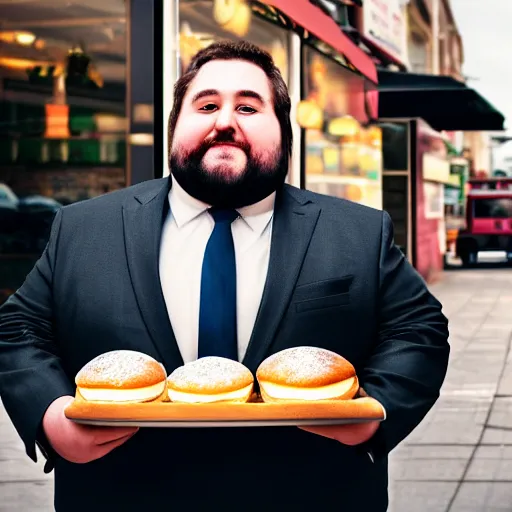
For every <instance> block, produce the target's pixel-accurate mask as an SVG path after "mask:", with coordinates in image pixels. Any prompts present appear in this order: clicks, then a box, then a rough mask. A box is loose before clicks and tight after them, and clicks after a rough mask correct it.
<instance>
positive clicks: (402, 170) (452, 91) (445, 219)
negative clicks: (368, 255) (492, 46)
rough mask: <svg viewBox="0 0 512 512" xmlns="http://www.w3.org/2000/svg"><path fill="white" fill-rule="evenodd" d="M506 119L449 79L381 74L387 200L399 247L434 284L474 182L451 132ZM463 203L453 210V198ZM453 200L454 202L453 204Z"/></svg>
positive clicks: (498, 125)
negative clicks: (448, 136)
mask: <svg viewBox="0 0 512 512" xmlns="http://www.w3.org/2000/svg"><path fill="white" fill-rule="evenodd" d="M503 123H504V117H503V115H502V114H501V113H500V112H498V111H497V110H496V109H495V108H494V107H493V106H492V105H490V104H489V103H488V102H487V101H486V100H485V99H484V98H482V97H481V96H480V95H479V94H478V93H477V92H476V91H474V90H472V89H469V88H468V87H466V86H465V85H464V84H462V83H461V82H458V81H457V80H455V79H453V78H450V77H446V76H433V75H418V74H410V73H394V72H390V71H384V70H380V71H379V125H380V126H381V128H382V130H383V159H384V171H383V189H384V193H383V201H384V209H386V210H387V211H389V213H390V215H391V217H392V219H393V222H394V224H395V228H396V230H397V235H398V238H397V243H399V245H400V246H401V247H402V248H404V247H405V249H406V250H405V251H404V252H405V254H406V256H407V257H408V258H409V259H410V261H411V262H412V264H413V265H414V266H415V267H416V269H417V270H418V271H419V272H420V273H421V275H422V276H423V277H424V278H425V279H426V280H428V281H430V280H433V279H436V278H437V276H438V275H439V273H440V272H441V271H442V270H443V268H444V263H445V256H446V253H447V250H449V243H450V240H451V239H450V233H451V232H453V230H454V229H457V228H458V227H460V226H458V221H459V220H460V219H461V218H462V215H460V213H461V212H460V211H458V212H457V215H454V213H455V212H456V210H457V209H459V208H460V206H461V205H462V204H463V194H464V190H465V182H466V179H467V165H466V162H465V161H464V159H460V158H456V159H453V158H452V157H451V156H450V155H449V154H448V150H447V145H446V141H445V137H444V136H443V135H442V134H441V132H442V131H443V130H446V131H486V130H497V131H498V130H502V129H503ZM454 189H455V190H456V192H457V193H458V194H459V197H458V202H457V203H456V204H454V205H453V208H448V212H449V214H448V215H447V205H446V197H447V196H448V197H449V198H450V197H451V198H452V199H451V201H452V202H453V197H454V196H453V194H454V192H449V191H450V190H454ZM449 201H450V199H449Z"/></svg>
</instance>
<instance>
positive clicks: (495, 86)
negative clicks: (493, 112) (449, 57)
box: [451, 0, 512, 135]
mask: <svg viewBox="0 0 512 512" xmlns="http://www.w3.org/2000/svg"><path fill="white" fill-rule="evenodd" d="M451 6H452V11H453V16H454V18H455V23H456V25H457V28H458V29H459V33H460V35H461V36H462V43H463V47H464V63H463V69H462V72H463V74H464V75H465V76H466V77H468V80H467V85H468V87H471V88H472V89H475V90H476V91H477V92H479V93H480V94H481V95H482V96H483V97H484V98H485V99H486V100H487V101H488V102H489V103H491V105H493V106H494V107H496V108H497V109H498V110H499V111H500V112H501V113H502V114H503V115H504V116H505V127H506V129H507V133H508V134H510V135H512V59H511V57H510V52H511V49H512V32H511V31H510V27H511V22H512V0H484V1H482V0H451Z"/></svg>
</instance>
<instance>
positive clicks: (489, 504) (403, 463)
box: [389, 268, 512, 512]
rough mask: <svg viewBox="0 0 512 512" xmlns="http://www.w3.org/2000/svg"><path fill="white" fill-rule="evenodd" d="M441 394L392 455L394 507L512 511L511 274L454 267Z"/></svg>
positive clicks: (445, 297)
mask: <svg viewBox="0 0 512 512" xmlns="http://www.w3.org/2000/svg"><path fill="white" fill-rule="evenodd" d="M432 290H433V292H434V293H435V295H436V296H437V297H438V298H439V299H440V300H441V302H442V303H443V305H444V307H445V313H446V315H447V316H448V318H449V320H450V333H451V335H450V344H451V349H452V352H451V361H450V367H449V371H448V375H447V378H446V381H445V384H444V386H443V390H442V393H441V397H440V399H439V401H438V402H437V404H436V405H435V407H434V408H433V410H432V411H431V412H430V413H429V414H428V415H427V417H426V418H425V419H424V421H423V422H422V423H421V424H420V426H419V427H418V428H417V429H416V430H415V431H414V432H413V433H412V434H411V436H409V438H407V439H406V440H405V441H404V443H402V445H400V446H399V447H398V448H397V449H396V450H395V451H394V452H392V454H391V457H390V501H391V505H390V508H389V510H390V512H413V511H420V512H438V511H439V512H445V511H446V512H473V511H474V512H477V511H478V512H482V511H485V512H491V511H510V510H512V355H511V354H510V339H511V333H512V271H511V270H509V269H504V268H501V269H496V268H494V269H491V268H489V269H475V270H459V271H451V272H447V273H446V274H445V277H444V280H443V281H442V282H441V283H439V284H438V285H435V286H433V287H432Z"/></svg>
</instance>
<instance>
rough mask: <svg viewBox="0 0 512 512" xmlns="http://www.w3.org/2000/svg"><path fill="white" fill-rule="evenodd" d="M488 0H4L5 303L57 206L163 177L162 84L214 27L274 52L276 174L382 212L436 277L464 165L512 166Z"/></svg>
mask: <svg viewBox="0 0 512 512" xmlns="http://www.w3.org/2000/svg"><path fill="white" fill-rule="evenodd" d="M494 4H496V11H495V10H492V9H486V10H485V12H484V13H482V9H481V8H480V7H479V3H478V2H476V1H473V0H452V1H449V0H364V1H363V0H294V1H286V0H269V1H267V2H249V1H243V0H165V1H162V0H138V1H137V0H130V1H127V0H126V1H125V0H87V1H83V2H77V1H68V0H37V1H36V0H34V1H30V0H0V303H1V302H2V301H4V300H5V299H6V298H7V297H8V296H9V295H10V294H11V293H13V291H14V290H16V289H17V287H19V286H20V285H21V283H22V282H23V280H24V278H25V276H26V274H27V273H28V272H29V271H30V269H31V268H32V266H33V264H34V262H35V261H36V259H37V258H38V257H39V255H40V254H41V252H42V250H43V249H44V246H45V244H46V241H47V236H48V229H49V226H50V224H51V221H52V219H53V216H54V214H55V212H56V210H57V209H58V208H59V207H61V206H62V205H66V204H70V203H73V202H76V201H82V200H84V199H87V198H91V197H94V196H97V195H100V194H104V193H107V192H110V191H113V190H116V189H118V188H121V187H126V186H129V185H132V184H135V183H138V182H140V181H143V180H147V179H151V178H154V177H161V176H165V175H167V173H168V168H167V162H166V158H165V157H164V155H165V154H166V151H167V148H166V138H165V136H164V134H165V131H166V122H167V117H168V114H169V111H170V106H171V104H172V86H173V83H174V82H175V80H176V79H177V78H178V77H179V75H180V73H182V72H183V69H184V68H185V67H186V66H187V65H188V63H189V62H190V59H191V57H192V56H193V55H194V53H195V52H197V51H198V50H199V49H200V48H203V47H205V46H207V45H209V44H211V43H212V42H213V41H217V40H220V39H241V38H243V39H247V40H249V41H251V42H253V43H256V44H258V45H260V46H261V47H263V48H265V49H266V50H268V51H269V52H270V53H271V54H272V55H273V57H274V59H275V61H276V63H277V65H278V67H279V69H280V70H281V72H282V74H283V77H284V79H285V80H286V82H287V84H288V86H289V89H290V94H291V96H292V100H293V111H292V119H293V129H294V132H295V140H296V144H295V151H294V156H293V159H292V162H291V165H290V170H289V179H288V181H289V182H290V183H292V184H294V185H296V186H299V187H302V188H306V189H309V190H313V191H316V192H320V193H322V194H329V195H333V196H338V197H344V198H347V199H350V200H352V201H356V202H360V203H363V204H366V205H369V206H372V207H374V208H379V209H380V208H384V209H386V210H387V211H388V212H389V213H390V214H391V216H392V218H393V221H394V224H395V230H396V233H395V234H396V242H397V244H398V245H399V246H400V248H401V249H402V251H403V252H404V253H405V255H406V256H407V257H408V258H409V259H410V261H411V262H412V263H413V264H414V266H415V267H416V268H417V269H418V270H419V272H420V273H421V274H422V275H423V276H424V277H425V279H427V280H428V281H429V282H430V281H434V280H436V279H438V278H439V275H440V273H442V272H443V270H444V268H445V267H446V264H447V262H448V263H450V262H452V260H453V259H454V258H455V259H456V258H457V257H458V256H459V257H460V255H459V254H457V251H456V241H457V236H458V233H459V231H460V230H461V229H464V228H465V227H467V222H468V219H467V217H468V215H467V211H466V202H467V194H468V192H469V190H470V189H471V179H472V178H482V177H483V178H492V177H494V176H508V175H509V174H511V175H512V147H511V146H509V145H508V140H509V139H508V137H507V131H506V124H505V117H506V109H507V108H508V109H509V110H511V109H512V105H511V103H510V100H509V94H508V90H507V87H508V83H507V82H506V78H507V74H508V75H509V74H510V72H508V70H507V65H506V62H505V60H504V58H503V57H504V55H501V52H500V50H499V48H502V47H503V48H504V47H506V37H508V36H506V35H505V34H506V30H507V28H508V27H507V26H506V21H505V20H506V19H507V14H510V13H509V12H508V10H507V9H509V8H507V7H505V6H506V5H508V2H500V1H495V2H494ZM499 9H501V12H500V11H499ZM504 9H505V11H504ZM482 16H486V17H488V18H489V20H487V22H486V21H484V20H483V19H482ZM462 24H464V26H465V27H467V30H466V31H465V32H462V31H461V28H460V27H461V26H462ZM475 24H478V26H479V31H478V34H480V35H481V37H482V38H484V39H478V37H480V36H478V37H477V32H476V31H475V30H473V29H474V27H475ZM500 27H501V28H500ZM500 30H501V32H500ZM499 34H502V37H503V38H504V39H503V41H501V42H500V41H499V40H498V36H499ZM485 38H487V40H488V41H489V42H491V40H492V41H495V42H496V45H495V46H492V48H493V49H492V50H491V49H490V48H491V47H490V46H489V45H488V44H484V43H482V41H484V40H485ZM477 39H478V40H477ZM511 79H512V77H511ZM499 108H501V109H502V110H499ZM507 150H508V153H507ZM509 153H510V156H507V155H508V154H509ZM511 234H512V231H511ZM502 245H503V244H502ZM500 248H501V249H503V247H498V249H500ZM466 252H467V251H466ZM462 256H467V255H464V254H463V255H462ZM470 256H471V255H470ZM459 259H460V258H459ZM466 260H467V257H466Z"/></svg>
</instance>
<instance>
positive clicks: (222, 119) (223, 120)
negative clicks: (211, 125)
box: [215, 106, 236, 131]
mask: <svg viewBox="0 0 512 512" xmlns="http://www.w3.org/2000/svg"><path fill="white" fill-rule="evenodd" d="M235 124H236V122H235V113H234V112H233V109H231V108H229V107H227V106H226V107H224V108H222V109H220V110H219V111H218V114H217V119H216V120H215V128H216V129H217V131H225V130H234V128H235Z"/></svg>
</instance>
